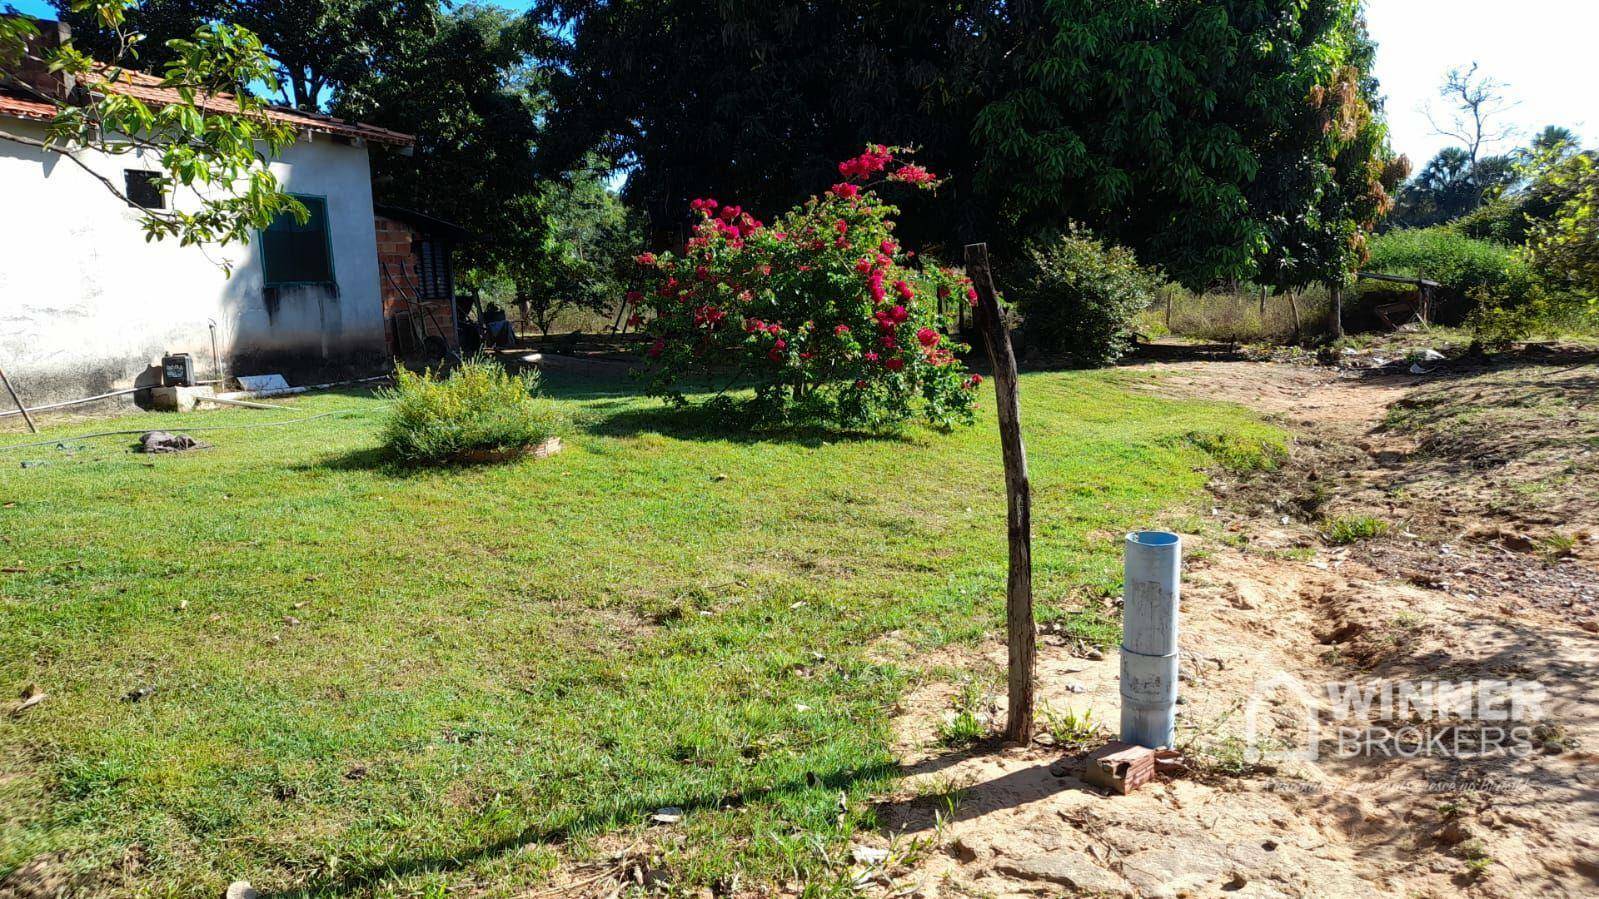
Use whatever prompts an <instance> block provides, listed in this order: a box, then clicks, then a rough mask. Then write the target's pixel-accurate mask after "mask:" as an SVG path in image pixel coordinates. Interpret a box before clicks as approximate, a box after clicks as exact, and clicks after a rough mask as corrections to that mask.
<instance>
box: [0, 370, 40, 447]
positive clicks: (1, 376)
mask: <svg viewBox="0 0 1599 899" xmlns="http://www.w3.org/2000/svg"><path fill="white" fill-rule="evenodd" d="M0 382H4V383H5V385H6V393H9V394H11V401H12V402H13V403H16V404H17V409H18V411H20V412H21V413H22V420H23V421H25V422H27V423H28V430H29V431H31V432H33V433H35V434H37V433H39V426H38V425H36V424H34V423H33V416H32V415H29V414H28V407H27V406H24V405H22V397H20V396H17V388H15V387H12V386H11V379H10V378H8V377H6V372H5V369H3V368H0Z"/></svg>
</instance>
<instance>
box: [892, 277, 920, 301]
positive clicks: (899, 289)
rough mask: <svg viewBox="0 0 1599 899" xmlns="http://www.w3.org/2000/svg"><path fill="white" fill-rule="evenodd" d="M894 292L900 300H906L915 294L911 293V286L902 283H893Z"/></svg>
mask: <svg viewBox="0 0 1599 899" xmlns="http://www.w3.org/2000/svg"><path fill="white" fill-rule="evenodd" d="M894 292H895V293H897V294H899V298H900V299H902V300H908V299H910V298H911V297H913V296H915V294H914V293H912V292H911V286H910V285H909V284H907V283H905V282H904V281H895V282H894Z"/></svg>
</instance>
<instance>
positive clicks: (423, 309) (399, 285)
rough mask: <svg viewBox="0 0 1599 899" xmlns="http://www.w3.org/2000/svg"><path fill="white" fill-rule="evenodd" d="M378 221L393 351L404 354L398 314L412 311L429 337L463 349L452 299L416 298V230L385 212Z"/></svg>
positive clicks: (380, 262)
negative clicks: (397, 331)
mask: <svg viewBox="0 0 1599 899" xmlns="http://www.w3.org/2000/svg"><path fill="white" fill-rule="evenodd" d="M376 224H377V232H378V266H379V271H378V278H379V280H380V281H381V282H382V288H383V318H384V320H385V321H386V322H388V332H389V352H390V353H392V354H394V355H396V356H397V355H400V351H399V344H398V342H397V337H396V336H395V315H396V314H397V313H400V314H403V313H410V315H411V316H412V318H413V319H419V320H420V321H421V324H422V327H423V329H424V332H425V333H426V334H427V335H428V336H436V337H442V338H444V342H445V345H446V346H448V347H449V348H450V349H452V350H453V349H459V347H460V339H459V337H458V336H457V335H456V333H455V316H454V315H453V312H452V310H451V309H450V305H451V304H450V301H449V300H422V301H418V300H417V299H416V285H417V271H416V261H417V260H416V249H415V246H414V244H415V242H416V239H417V232H416V229H415V228H412V227H411V226H410V225H408V224H406V223H405V222H400V221H396V220H394V219H391V218H385V217H383V216H381V215H380V216H377V217H376ZM385 271H386V272H387V273H386V274H385ZM402 321H403V319H402Z"/></svg>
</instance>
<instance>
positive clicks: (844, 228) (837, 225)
mask: <svg viewBox="0 0 1599 899" xmlns="http://www.w3.org/2000/svg"><path fill="white" fill-rule="evenodd" d="M833 230H835V231H837V232H838V233H840V234H848V233H849V222H846V221H844V220H843V219H839V220H838V221H836V222H834V223H833Z"/></svg>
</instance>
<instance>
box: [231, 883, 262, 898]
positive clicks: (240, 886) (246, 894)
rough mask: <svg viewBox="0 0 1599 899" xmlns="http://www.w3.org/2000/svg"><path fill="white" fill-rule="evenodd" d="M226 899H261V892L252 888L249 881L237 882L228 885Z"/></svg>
mask: <svg viewBox="0 0 1599 899" xmlns="http://www.w3.org/2000/svg"><path fill="white" fill-rule="evenodd" d="M224 899H261V892H260V891H259V890H257V889H256V888H255V887H253V886H250V881H248V880H235V881H234V882H233V883H231V884H229V885H228V892H227V893H226V894H225V897H224Z"/></svg>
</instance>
